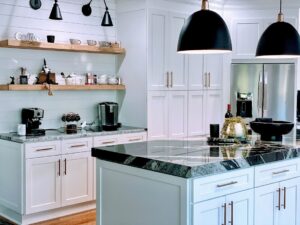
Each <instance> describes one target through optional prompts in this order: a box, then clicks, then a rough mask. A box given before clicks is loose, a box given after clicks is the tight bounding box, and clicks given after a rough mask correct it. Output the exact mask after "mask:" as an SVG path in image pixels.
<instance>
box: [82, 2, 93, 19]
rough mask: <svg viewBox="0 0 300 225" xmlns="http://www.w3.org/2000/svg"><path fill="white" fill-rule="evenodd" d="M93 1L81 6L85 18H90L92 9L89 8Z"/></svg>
mask: <svg viewBox="0 0 300 225" xmlns="http://www.w3.org/2000/svg"><path fill="white" fill-rule="evenodd" d="M92 1H93V0H91V1H90V2H89V3H88V4H86V5H84V6H82V9H81V11H82V14H83V15H85V16H90V15H91V14H92V8H91V3H92Z"/></svg>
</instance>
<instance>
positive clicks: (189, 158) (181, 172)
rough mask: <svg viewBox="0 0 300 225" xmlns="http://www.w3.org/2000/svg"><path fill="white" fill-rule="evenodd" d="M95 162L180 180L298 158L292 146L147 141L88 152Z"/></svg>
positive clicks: (294, 147)
mask: <svg viewBox="0 0 300 225" xmlns="http://www.w3.org/2000/svg"><path fill="white" fill-rule="evenodd" d="M92 156H94V157H97V158H98V159H101V160H105V161H110V162H114V163H118V164H123V165H128V166H132V167H137V168H141V169H146V170H151V171H155V172H159V173H165V174H169V175H173V176H178V177H182V178H194V177H202V176H208V175H214V174H219V173H223V172H227V171H231V170H235V169H242V168H249V167H251V166H256V165H262V164H266V163H270V162H276V161H280V160H288V159H292V158H297V157H300V148H298V147H296V146H293V145H282V144H280V143H272V142H261V141H255V142H252V144H230V145H228V144H223V145H209V144H208V143H207V142H206V141H148V142H140V143H132V144H123V145H116V146H109V147H96V148H93V149H92Z"/></svg>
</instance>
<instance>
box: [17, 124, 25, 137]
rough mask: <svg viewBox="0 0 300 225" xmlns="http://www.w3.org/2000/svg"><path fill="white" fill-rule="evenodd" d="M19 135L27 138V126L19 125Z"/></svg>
mask: <svg viewBox="0 0 300 225" xmlns="http://www.w3.org/2000/svg"><path fill="white" fill-rule="evenodd" d="M17 133H18V135H20V136H25V135H26V125H25V124H18V127H17Z"/></svg>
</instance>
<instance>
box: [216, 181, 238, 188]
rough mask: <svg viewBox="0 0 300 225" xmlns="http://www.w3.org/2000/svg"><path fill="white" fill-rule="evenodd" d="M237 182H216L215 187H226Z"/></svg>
mask: <svg viewBox="0 0 300 225" xmlns="http://www.w3.org/2000/svg"><path fill="white" fill-rule="evenodd" d="M237 183H238V182H237V181H231V182H229V183H226V184H217V188H221V187H226V186H230V185H234V184H237Z"/></svg>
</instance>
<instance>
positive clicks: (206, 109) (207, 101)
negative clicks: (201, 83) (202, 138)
mask: <svg viewBox="0 0 300 225" xmlns="http://www.w3.org/2000/svg"><path fill="white" fill-rule="evenodd" d="M222 101H223V100H222V91H221V90H202V91H189V94H188V102H189V103H188V136H189V137H191V136H197V135H204V134H209V124H220V125H221V124H222V121H223V120H222V118H223V114H224V110H223V109H222Z"/></svg>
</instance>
